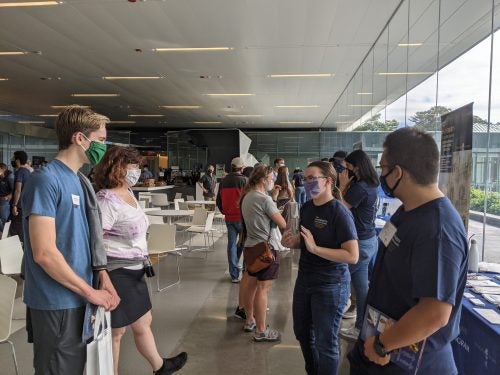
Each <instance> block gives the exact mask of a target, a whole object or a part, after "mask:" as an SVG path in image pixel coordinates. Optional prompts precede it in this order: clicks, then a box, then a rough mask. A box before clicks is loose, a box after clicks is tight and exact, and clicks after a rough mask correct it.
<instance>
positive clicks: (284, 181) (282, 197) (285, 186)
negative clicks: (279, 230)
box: [274, 166, 295, 220]
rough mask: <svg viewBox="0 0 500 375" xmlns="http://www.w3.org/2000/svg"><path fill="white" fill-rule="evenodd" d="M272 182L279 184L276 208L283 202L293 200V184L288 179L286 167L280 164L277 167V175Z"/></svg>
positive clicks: (281, 206) (283, 203) (282, 205)
mask: <svg viewBox="0 0 500 375" xmlns="http://www.w3.org/2000/svg"><path fill="white" fill-rule="evenodd" d="M274 184H275V185H277V186H279V188H280V189H279V193H278V197H277V201H276V204H277V206H278V208H283V207H284V206H285V204H287V203H288V202H290V201H293V200H294V196H295V193H294V190H293V186H292V184H291V183H290V180H289V179H288V167H287V166H282V167H279V168H278V176H277V177H276V180H275V181H274ZM285 220H286V218H285Z"/></svg>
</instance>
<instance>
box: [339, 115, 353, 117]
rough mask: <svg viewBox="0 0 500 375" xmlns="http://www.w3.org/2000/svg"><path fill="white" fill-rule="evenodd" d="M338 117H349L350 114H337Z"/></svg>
mask: <svg viewBox="0 0 500 375" xmlns="http://www.w3.org/2000/svg"><path fill="white" fill-rule="evenodd" d="M339 117H351V115H339Z"/></svg>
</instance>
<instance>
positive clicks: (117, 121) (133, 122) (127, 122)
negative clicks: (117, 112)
mask: <svg viewBox="0 0 500 375" xmlns="http://www.w3.org/2000/svg"><path fill="white" fill-rule="evenodd" d="M108 124H135V121H122V120H116V121H108Z"/></svg>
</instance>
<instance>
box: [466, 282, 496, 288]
mask: <svg viewBox="0 0 500 375" xmlns="http://www.w3.org/2000/svg"><path fill="white" fill-rule="evenodd" d="M466 285H467V286H468V287H471V286H499V285H498V284H497V283H496V282H494V281H491V280H467V284H466Z"/></svg>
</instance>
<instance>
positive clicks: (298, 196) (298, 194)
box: [295, 186, 306, 208]
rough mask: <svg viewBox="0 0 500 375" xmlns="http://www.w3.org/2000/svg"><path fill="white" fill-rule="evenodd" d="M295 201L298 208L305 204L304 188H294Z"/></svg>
mask: <svg viewBox="0 0 500 375" xmlns="http://www.w3.org/2000/svg"><path fill="white" fill-rule="evenodd" d="M295 201H296V202H297V204H298V205H299V208H300V207H301V206H302V205H303V204H304V203H306V189H305V188H304V186H296V187H295Z"/></svg>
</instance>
